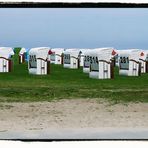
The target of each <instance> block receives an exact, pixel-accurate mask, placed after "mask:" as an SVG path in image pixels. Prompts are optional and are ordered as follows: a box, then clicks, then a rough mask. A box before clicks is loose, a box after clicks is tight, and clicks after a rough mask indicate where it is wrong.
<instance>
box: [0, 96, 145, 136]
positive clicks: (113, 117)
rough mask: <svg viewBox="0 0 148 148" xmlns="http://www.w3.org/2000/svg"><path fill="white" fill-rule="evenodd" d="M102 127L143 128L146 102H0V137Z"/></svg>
mask: <svg viewBox="0 0 148 148" xmlns="http://www.w3.org/2000/svg"><path fill="white" fill-rule="evenodd" d="M99 100H101V99H99ZM104 128H106V129H107V128H114V129H115V128H117V129H120V128H137V129H138V128H143V129H147V128H148V103H128V104H114V105H113V104H110V103H109V102H104V101H98V99H71V100H68V99H64V100H60V101H53V102H33V103H0V134H2V133H5V132H26V133H27V132H28V131H44V132H45V131H50V130H54V129H55V130H62V129H104Z"/></svg>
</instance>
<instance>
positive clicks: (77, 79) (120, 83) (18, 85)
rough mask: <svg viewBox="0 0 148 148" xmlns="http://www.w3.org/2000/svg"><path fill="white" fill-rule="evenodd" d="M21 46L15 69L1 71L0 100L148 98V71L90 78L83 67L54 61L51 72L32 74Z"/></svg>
mask: <svg viewBox="0 0 148 148" xmlns="http://www.w3.org/2000/svg"><path fill="white" fill-rule="evenodd" d="M18 50H19V49H17V50H16V51H17V54H16V55H15V56H14V57H13V62H14V66H13V71H12V72H11V73H0V102H4V101H7V102H13V101H15V102H28V101H51V100H54V99H63V98H67V99H71V98H98V99H99V98H104V99H108V100H109V101H113V102H115V103H118V102H129V101H133V102H148V74H142V76H140V77H127V76H119V74H118V68H115V78H114V79H113V80H97V79H90V78H89V76H88V74H85V73H83V71H82V68H81V69H76V70H72V69H65V68H63V66H62V65H53V64H52V65H51V74H50V75H46V76H37V75H30V74H29V73H28V67H27V63H25V64H18Z"/></svg>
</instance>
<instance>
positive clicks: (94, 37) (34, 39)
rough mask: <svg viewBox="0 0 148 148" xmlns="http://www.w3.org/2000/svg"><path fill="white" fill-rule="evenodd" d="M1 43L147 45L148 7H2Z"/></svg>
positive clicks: (22, 44) (20, 45) (107, 45)
mask: <svg viewBox="0 0 148 148" xmlns="http://www.w3.org/2000/svg"><path fill="white" fill-rule="evenodd" d="M0 46H9V47H26V48H32V47H41V46H46V47H51V48H58V47H60V48H99V47H114V48H116V49H128V48H140V49H148V8H0Z"/></svg>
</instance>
